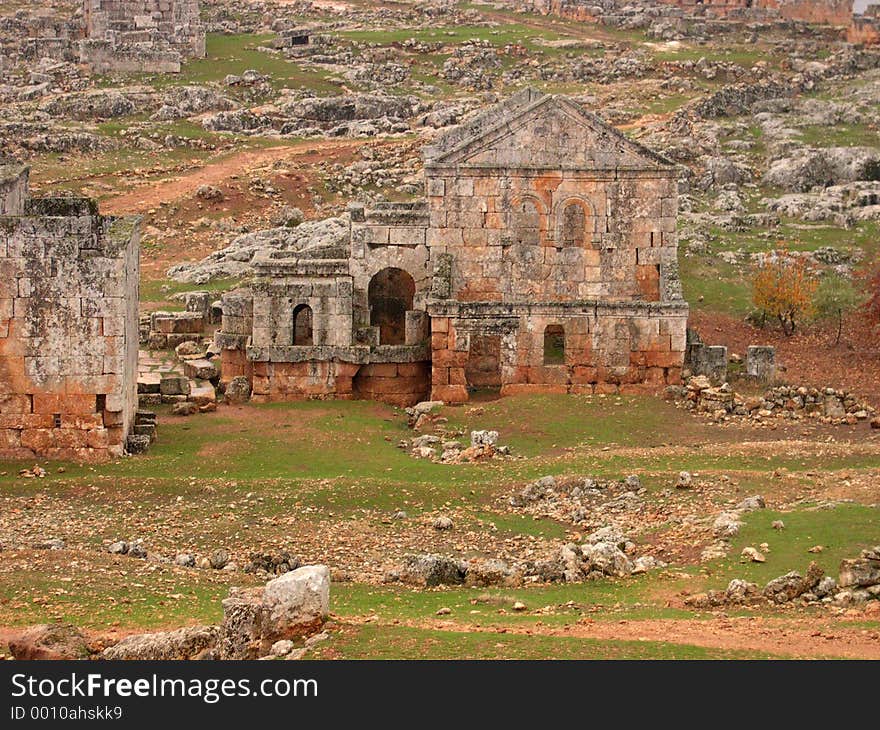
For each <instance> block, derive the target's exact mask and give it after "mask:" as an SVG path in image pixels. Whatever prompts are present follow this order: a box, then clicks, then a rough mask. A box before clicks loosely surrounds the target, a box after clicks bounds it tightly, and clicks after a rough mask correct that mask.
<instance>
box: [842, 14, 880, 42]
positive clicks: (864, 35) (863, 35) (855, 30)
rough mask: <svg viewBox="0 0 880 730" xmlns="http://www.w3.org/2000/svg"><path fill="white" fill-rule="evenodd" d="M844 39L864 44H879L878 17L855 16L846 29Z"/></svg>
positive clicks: (879, 19) (879, 27) (879, 28)
mask: <svg viewBox="0 0 880 730" xmlns="http://www.w3.org/2000/svg"><path fill="white" fill-rule="evenodd" d="M846 40H847V42H848V43H861V44H863V45H866V46H876V45H878V44H880V18H876V17H867V16H866V17H858V16H856V17H855V18H853V22H852V25H850V26H849V28H848V29H847V31H846Z"/></svg>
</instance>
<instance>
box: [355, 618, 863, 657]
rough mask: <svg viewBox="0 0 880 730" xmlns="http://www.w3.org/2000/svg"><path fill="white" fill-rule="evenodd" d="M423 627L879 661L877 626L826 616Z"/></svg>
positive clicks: (417, 625) (444, 623)
mask: <svg viewBox="0 0 880 730" xmlns="http://www.w3.org/2000/svg"><path fill="white" fill-rule="evenodd" d="M346 621H349V619H347V618H346ZM405 625H407V626H411V627H413V628H421V629H435V630H436V629H439V630H444V631H466V632H482V633H500V634H518V635H526V636H558V637H563V636H565V637H572V638H580V639H602V640H611V641H658V642H665V643H671V644H689V645H691V646H700V647H704V648H707V649H726V650H731V651H755V652H766V653H768V654H775V655H778V656H783V657H791V658H800V659H811V658H812V659H817V658H832V657H834V658H846V659H880V632H878V631H877V630H876V629H865V628H861V627H854V626H852V627H851V626H847V625H846V624H845V623H836V624H834V625H833V626H829V625H828V622H827V621H825V620H824V619H806V618H798V619H788V618H783V619H775V618H764V617H758V616H747V617H738V618H712V619H705V620H703V619H645V620H638V621H631V620H626V621H592V620H589V619H588V620H586V622H585V623H580V624H576V625H570V626H560V627H548V626H535V625H532V626H473V625H465V624H458V623H456V622H454V621H433V622H424V621H422V622H405Z"/></svg>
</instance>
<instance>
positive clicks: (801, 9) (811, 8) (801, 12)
mask: <svg viewBox="0 0 880 730" xmlns="http://www.w3.org/2000/svg"><path fill="white" fill-rule="evenodd" d="M657 2H660V3H663V4H664V5H672V6H675V7H678V8H681V9H682V10H683V11H685V12H686V13H688V14H693V15H706V16H710V17H717V18H725V17H728V16H739V17H741V16H743V15H749V16H758V15H763V16H765V17H768V18H772V17H774V16H775V17H778V18H785V19H787V20H801V21H804V22H808V23H822V24H828V25H841V26H843V25H849V23H850V19H851V18H852V14H853V2H852V0H657ZM627 4H628V3H626V2H624V1H623V0H598V1H597V0H520V1H519V2H517V3H516V5H517V6H518V7H520V8H521V9H524V10H531V11H533V12H537V13H541V14H543V15H558V16H560V17H563V18H568V19H570V20H581V21H584V22H598V21H601V19H602V16H603V15H608V14H613V13H614V11H615V10H617V9H618V8H622V7H624V6H626V5H627Z"/></svg>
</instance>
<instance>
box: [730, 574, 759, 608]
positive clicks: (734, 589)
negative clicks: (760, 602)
mask: <svg viewBox="0 0 880 730" xmlns="http://www.w3.org/2000/svg"><path fill="white" fill-rule="evenodd" d="M760 595H761V591H760V590H759V588H758V586H757V585H756V584H754V583H749V582H748V581H747V580H742V579H741V578H734V579H733V580H732V581H730V583H728V584H727V590H725V591H724V598H725V601H727V602H728V603H749V602H751V601H753V600H755V599H756V598H758V596H760Z"/></svg>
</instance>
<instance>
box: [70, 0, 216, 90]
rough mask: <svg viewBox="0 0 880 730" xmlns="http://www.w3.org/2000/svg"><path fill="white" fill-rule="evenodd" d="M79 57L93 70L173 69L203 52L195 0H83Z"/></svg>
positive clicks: (148, 70) (196, 1)
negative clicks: (84, 38) (83, 30)
mask: <svg viewBox="0 0 880 730" xmlns="http://www.w3.org/2000/svg"><path fill="white" fill-rule="evenodd" d="M83 20H84V23H85V35H86V40H84V41H83V42H82V43H81V44H80V53H81V60H82V62H83V63H86V64H88V65H89V66H90V67H91V68H92V70H93V71H96V72H107V71H123V72H151V73H169V72H170V73H174V72H178V71H180V64H181V61H182V60H183V59H185V58H203V57H204V56H205V29H204V26H203V25H202V24H201V21H200V19H199V4H198V0H83Z"/></svg>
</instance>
